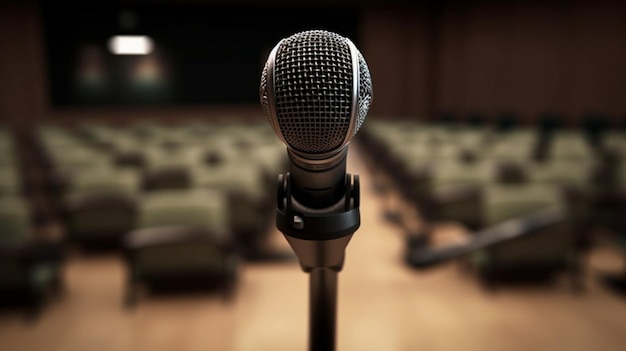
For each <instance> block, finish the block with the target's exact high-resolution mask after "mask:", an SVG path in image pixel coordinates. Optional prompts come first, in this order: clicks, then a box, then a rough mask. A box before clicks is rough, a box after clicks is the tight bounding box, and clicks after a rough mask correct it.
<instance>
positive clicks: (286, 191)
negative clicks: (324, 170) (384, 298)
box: [276, 173, 361, 351]
mask: <svg viewBox="0 0 626 351" xmlns="http://www.w3.org/2000/svg"><path fill="white" fill-rule="evenodd" d="M345 179H346V194H345V197H344V199H343V200H342V201H343V206H341V207H338V208H333V209H329V210H316V209H308V208H306V207H304V206H302V205H297V206H294V199H293V196H292V193H291V180H290V175H289V173H287V174H281V175H279V177H278V191H277V200H278V201H277V208H276V226H277V228H278V229H279V230H280V231H281V232H282V233H283V235H284V236H285V238H286V239H287V242H289V245H290V246H291V247H292V249H293V250H294V252H295V253H296V255H297V256H298V260H299V261H300V266H301V267H302V270H303V271H304V272H306V273H308V274H309V351H334V350H335V331H336V320H337V275H338V273H339V272H340V271H341V269H342V268H343V262H344V257H345V248H346V246H347V245H348V242H349V241H350V239H351V238H352V234H354V232H355V231H356V230H357V229H358V228H359V225H360V223H361V218H360V213H359V201H360V195H359V176H358V175H355V176H354V177H353V176H351V175H350V174H346V178H345Z"/></svg>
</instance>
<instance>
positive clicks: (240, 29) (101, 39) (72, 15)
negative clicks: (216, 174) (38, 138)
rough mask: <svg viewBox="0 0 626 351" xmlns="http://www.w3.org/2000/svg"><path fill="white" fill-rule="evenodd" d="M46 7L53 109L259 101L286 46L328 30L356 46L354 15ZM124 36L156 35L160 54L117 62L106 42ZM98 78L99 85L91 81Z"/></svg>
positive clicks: (148, 6)
mask: <svg viewBox="0 0 626 351" xmlns="http://www.w3.org/2000/svg"><path fill="white" fill-rule="evenodd" d="M46 4H48V5H45V6H43V11H42V12H43V18H44V24H45V26H44V29H45V31H44V38H45V41H46V44H47V45H46V52H47V62H48V67H47V68H48V72H49V81H50V87H49V88H50V92H51V103H52V104H53V105H55V106H75V105H86V106H110V105H142V106H145V105H155V104H158V105H173V104H174V105H190V104H207V103H242V102H243V103H252V102H257V101H258V85H259V77H260V73H261V70H262V68H263V64H264V63H265V59H266V58H267V55H268V54H269V52H270V50H271V49H272V47H273V46H274V45H275V44H276V43H277V41H278V40H279V39H280V38H284V37H286V36H289V35H291V34H293V33H296V32H299V31H302V30H308V29H327V30H331V31H335V32H338V33H341V34H342V35H344V36H348V37H350V38H352V39H353V40H354V41H357V42H358V19H359V16H358V11H357V9H356V8H354V7H335V8H326V7H311V6H307V7H304V6H291V7H290V6H281V7H279V8H276V7H272V6H267V5H266V6H259V5H256V6H254V5H238V6H226V5H221V6H217V5H209V4H203V3H200V2H195V3H182V4H181V3H175V2H171V3H166V2H162V3H138V4H134V5H133V6H121V5H119V4H116V3H115V2H108V3H106V4H97V5H93V4H91V3H89V4H82V5H74V6H71V7H69V8H66V7H61V6H58V5H57V4H53V3H46ZM120 34H127V35H128V34H130V35H149V36H150V37H151V38H152V40H153V42H154V52H152V53H151V54H150V55H130V56H128V55H114V54H112V53H110V52H109V50H107V47H106V43H107V41H108V40H109V39H110V38H111V37H112V36H114V35H120ZM357 44H358V43H357ZM90 68H91V71H90ZM140 68H144V70H143V72H147V70H148V69H151V71H150V72H149V73H151V75H150V76H148V74H146V73H144V74H143V79H141V78H142V77H140ZM95 70H97V73H98V76H97V78H98V79H97V80H96V79H93V76H94V74H93V73H92V74H91V75H89V72H94V71H95ZM81 72H86V73H83V74H81ZM90 78H91V79H90Z"/></svg>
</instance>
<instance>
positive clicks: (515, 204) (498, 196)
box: [482, 184, 563, 226]
mask: <svg viewBox="0 0 626 351" xmlns="http://www.w3.org/2000/svg"><path fill="white" fill-rule="evenodd" d="M562 205H563V203H562V195H561V193H560V192H559V190H558V189H556V188H554V187H552V186H549V185H536V184H519V185H517V184H514V185H491V186H488V187H486V188H485V189H484V194H483V205H482V212H483V216H484V217H483V218H484V224H485V225H486V226H488V225H493V224H497V223H500V222H503V221H505V220H509V219H513V218H517V217H522V216H524V215H527V214H529V213H532V212H534V211H537V210H541V209H544V208H546V207H551V206H562Z"/></svg>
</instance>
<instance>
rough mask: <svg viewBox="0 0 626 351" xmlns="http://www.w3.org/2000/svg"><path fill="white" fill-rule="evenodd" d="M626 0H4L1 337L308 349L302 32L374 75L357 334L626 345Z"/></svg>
mask: <svg viewBox="0 0 626 351" xmlns="http://www.w3.org/2000/svg"><path fill="white" fill-rule="evenodd" d="M625 19H626V4H624V3H622V2H617V1H606V0H600V1H591V0H576V1H556V0H554V1H553V0H549V1H542V2H535V1H530V2H529V1H498V2H496V1H464V2H461V1H452V0H450V1H439V2H435V1H421V2H414V3H413V4H410V5H407V4H406V2H404V1H394V0H386V1H377V0H368V1H351V0H342V1H281V0H272V1H264V2H258V1H248V0H237V1H220V0H178V1H174V0H135V1H130V0H128V1H115V0H107V1H104V0H102V1H90V2H72V1H54V2H53V1H43V0H41V1H35V0H23V1H8V0H0V349H2V350H44V349H45V350H64V351H65V350H107V351H114V350H172V349H177V350H181V351H182V350H273V351H275V350H304V349H305V348H306V345H307V341H306V340H307V318H308V311H307V303H308V277H307V276H306V274H305V273H303V272H302V271H301V270H300V268H299V265H298V262H297V259H296V258H295V256H294V255H293V253H292V251H291V249H290V248H289V246H288V245H287V243H286V242H285V240H284V238H283V237H282V235H281V234H280V233H279V232H278V231H277V230H276V229H275V227H274V208H275V204H274V198H275V179H276V176H277V174H279V173H283V172H286V171H287V166H288V163H287V159H286V152H285V147H284V146H283V145H282V144H281V143H280V142H279V140H278V138H277V137H276V136H275V134H274V132H273V131H272V130H271V128H270V127H269V125H268V124H267V122H266V121H265V117H264V116H263V114H262V111H261V108H260V104H259V102H258V87H259V80H260V76H261V70H262V68H263V64H264V63H265V60H266V58H267V55H268V54H269V52H270V50H271V49H272V48H273V46H274V45H275V44H276V43H277V42H278V41H279V40H280V39H281V38H284V37H287V36H289V35H291V34H294V33H296V32H299V31H302V30H309V29H326V30H331V31H335V32H337V33H339V34H342V35H344V36H347V37H349V38H351V39H352V40H353V41H354V42H355V44H356V46H357V47H358V48H359V49H360V50H361V52H362V53H363V55H364V57H365V59H366V61H367V63H368V65H369V68H370V71H371V74H372V81H373V87H374V101H373V105H372V109H371V110H370V114H369V116H368V117H367V121H366V123H365V124H364V127H363V128H362V130H361V131H360V132H359V134H358V135H357V137H356V138H355V139H354V140H353V142H352V144H351V146H350V153H349V159H348V170H349V172H351V173H356V174H360V177H361V181H362V188H361V191H362V197H361V198H362V200H361V216H362V223H361V228H360V230H359V231H358V232H357V233H356V234H355V236H354V238H353V239H352V242H351V243H350V245H349V246H348V248H347V258H346V265H345V268H344V270H343V271H342V273H341V274H340V278H339V279H340V280H339V305H338V349H341V350H402V351H403V350H417V349H428V350H481V351H484V350H503V349H507V350H528V349H533V350H554V349H557V348H558V349H565V348H567V349H569V350H590V349H600V350H621V349H623V345H624V342H626V304H625V300H624V298H625V296H626V294H625V292H626V267H625V266H624V264H625V262H626V261H625V258H626V234H625V233H626V221H625V220H624V217H625V216H624V215H625V214H626V191H625V189H626V164H625V163H624V161H623V160H624V158H625V157H626V99H624V91H626V65H625V64H624V63H625V62H626V46H625V45H624V41H625V40H626V20H625Z"/></svg>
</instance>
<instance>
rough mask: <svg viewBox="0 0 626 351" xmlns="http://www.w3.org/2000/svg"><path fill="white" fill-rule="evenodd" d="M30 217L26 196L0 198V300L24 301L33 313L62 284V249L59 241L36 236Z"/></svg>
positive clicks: (5, 301) (37, 310)
mask: <svg viewBox="0 0 626 351" xmlns="http://www.w3.org/2000/svg"><path fill="white" fill-rule="evenodd" d="M32 221H33V216H32V213H31V210H30V208H29V204H28V203H27V202H26V201H25V200H23V199H22V198H19V197H2V198H0V303H10V304H11V303H16V302H18V303H26V304H27V307H28V312H29V314H33V313H34V314H36V313H38V312H39V310H40V308H41V307H43V303H44V302H45V299H46V296H47V295H48V293H49V292H60V289H61V288H62V285H63V282H62V273H61V270H62V269H61V268H62V262H63V253H62V249H61V245H59V243H58V242H55V241H52V240H47V239H41V238H38V237H36V236H35V233H34V226H33V223H32Z"/></svg>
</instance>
